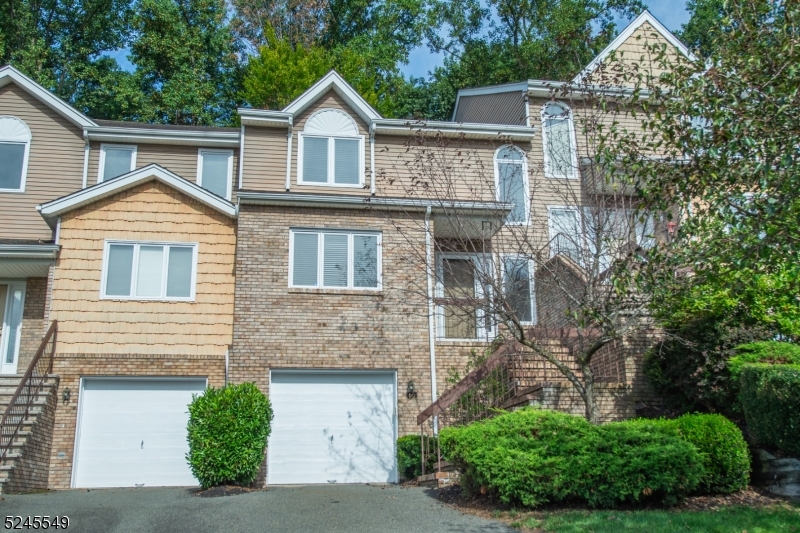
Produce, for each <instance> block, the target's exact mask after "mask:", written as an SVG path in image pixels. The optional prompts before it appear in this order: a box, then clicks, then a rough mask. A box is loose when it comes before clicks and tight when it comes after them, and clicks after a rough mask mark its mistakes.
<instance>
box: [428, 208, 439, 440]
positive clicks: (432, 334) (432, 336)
mask: <svg viewBox="0 0 800 533" xmlns="http://www.w3.org/2000/svg"><path fill="white" fill-rule="evenodd" d="M425 270H426V275H427V277H428V350H429V351H430V354H431V403H433V402H435V401H436V398H438V396H439V394H438V393H437V391H436V316H435V315H434V307H433V253H432V252H431V206H428V207H427V209H425ZM433 434H434V435H438V434H439V417H438V416H435V417H433Z"/></svg>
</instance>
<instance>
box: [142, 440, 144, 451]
mask: <svg viewBox="0 0 800 533" xmlns="http://www.w3.org/2000/svg"><path fill="white" fill-rule="evenodd" d="M142 450H144V441H142Z"/></svg>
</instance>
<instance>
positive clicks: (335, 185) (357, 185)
mask: <svg viewBox="0 0 800 533" xmlns="http://www.w3.org/2000/svg"><path fill="white" fill-rule="evenodd" d="M297 186H298V187H326V188H328V187H329V188H331V189H363V188H364V184H363V183H354V184H345V183H330V182H322V181H319V182H317V181H298V182H297Z"/></svg>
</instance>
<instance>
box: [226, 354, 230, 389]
mask: <svg viewBox="0 0 800 533" xmlns="http://www.w3.org/2000/svg"><path fill="white" fill-rule="evenodd" d="M229 351H230V348H225V386H226V387H227V386H228V352H229Z"/></svg>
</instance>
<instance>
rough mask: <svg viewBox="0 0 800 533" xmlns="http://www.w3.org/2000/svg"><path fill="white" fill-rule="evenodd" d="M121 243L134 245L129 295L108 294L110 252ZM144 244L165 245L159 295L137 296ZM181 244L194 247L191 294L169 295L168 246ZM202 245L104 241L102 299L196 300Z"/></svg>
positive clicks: (166, 242)
mask: <svg viewBox="0 0 800 533" xmlns="http://www.w3.org/2000/svg"><path fill="white" fill-rule="evenodd" d="M112 244H114V245H116V244H121V245H130V246H133V258H132V261H133V264H132V265H131V286H130V295H129V296H118V295H107V294H106V280H107V277H108V253H109V250H110V247H111V245H112ZM142 246H163V250H164V252H163V255H162V259H161V260H162V264H161V295H159V296H137V295H136V279H137V277H138V276H137V274H138V271H139V249H140V248H141V247H142ZM171 246H176V247H177V246H180V247H183V248H187V247H191V248H192V276H191V291H190V294H189V296H167V277H168V270H169V269H168V266H169V252H168V248H169V247H171ZM199 247H200V245H199V244H198V243H197V242H169V241H133V240H124V239H106V240H105V241H104V243H103V266H102V268H103V270H102V273H101V277H100V299H101V300H134V301H158V302H194V301H195V296H196V293H195V291H196V288H197V256H198V248H199Z"/></svg>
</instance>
